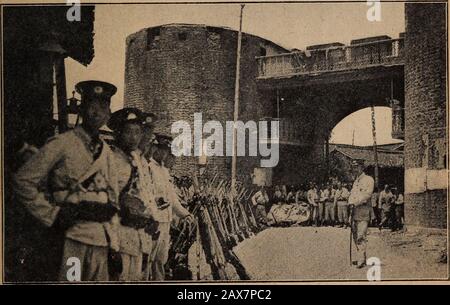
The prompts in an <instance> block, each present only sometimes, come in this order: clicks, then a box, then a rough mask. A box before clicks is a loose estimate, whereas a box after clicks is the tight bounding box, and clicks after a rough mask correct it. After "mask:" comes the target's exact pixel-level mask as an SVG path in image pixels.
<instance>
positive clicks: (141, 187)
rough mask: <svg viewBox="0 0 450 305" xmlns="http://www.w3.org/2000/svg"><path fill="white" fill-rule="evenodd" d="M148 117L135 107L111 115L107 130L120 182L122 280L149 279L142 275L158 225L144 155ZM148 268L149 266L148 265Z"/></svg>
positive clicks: (119, 228) (119, 229)
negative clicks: (141, 146)
mask: <svg viewBox="0 0 450 305" xmlns="http://www.w3.org/2000/svg"><path fill="white" fill-rule="evenodd" d="M145 118H146V116H145V115H144V114H143V113H142V112H141V111H140V110H139V109H136V108H124V109H121V110H119V111H116V112H114V113H113V114H112V116H111V119H110V120H109V122H108V127H109V128H110V129H112V130H113V131H114V133H115V138H116V147H114V148H113V150H114V153H115V157H116V170H117V173H118V180H119V190H120V196H119V202H120V213H119V216H120V225H119V226H118V236H119V244H120V247H119V248H120V255H121V258H122V266H123V268H122V272H121V274H120V276H119V277H118V278H117V279H118V280H120V281H140V280H144V279H147V278H148V276H147V275H145V274H146V273H145V272H144V274H143V273H142V267H143V266H142V263H143V257H144V256H146V257H149V255H150V252H151V249H152V235H153V234H154V233H155V230H156V225H155V222H154V220H153V214H154V213H155V210H156V204H155V203H154V201H153V199H154V196H153V194H152V186H151V180H150V174H149V171H148V170H149V169H148V164H147V162H146V160H145V159H144V158H143V156H142V155H141V152H140V150H139V144H140V143H141V141H142V137H143V130H144V126H145V124H146V120H145ZM147 265H148V264H147Z"/></svg>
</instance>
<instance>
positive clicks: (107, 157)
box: [14, 81, 118, 281]
mask: <svg viewBox="0 0 450 305" xmlns="http://www.w3.org/2000/svg"><path fill="white" fill-rule="evenodd" d="M75 89H76V91H77V92H78V93H79V94H80V95H81V105H80V115H81V117H82V119H83V123H82V124H81V126H77V127H75V128H74V129H73V130H70V131H68V132H65V133H63V134H59V135H57V136H55V137H54V138H52V139H50V140H49V141H48V143H47V144H46V145H44V146H43V147H42V149H40V150H39V152H37V153H36V154H34V155H33V156H32V157H31V158H30V159H29V160H28V161H27V162H26V163H25V164H24V165H23V166H22V167H21V168H20V169H19V170H18V172H17V173H16V176H15V180H14V183H15V186H14V187H15V193H16V194H17V198H18V200H19V201H20V202H21V203H23V205H24V206H25V208H26V209H27V210H28V211H29V212H30V213H31V215H33V216H34V217H35V218H36V219H38V220H39V221H40V222H41V223H42V224H44V225H46V226H48V227H54V228H57V229H58V230H61V231H64V232H65V240H64V250H63V251H64V253H63V257H62V259H61V269H60V275H59V280H60V281H67V280H77V278H76V277H70V278H69V277H68V271H69V269H70V268H71V267H72V266H73V264H71V263H70V262H69V259H73V258H76V259H77V260H78V261H79V263H80V264H79V266H80V267H81V270H80V271H81V278H80V279H81V280H82V281H107V280H108V279H109V273H108V247H109V246H110V245H109V242H108V232H107V230H106V227H105V224H106V223H107V222H108V221H109V220H111V219H112V217H113V216H114V215H115V214H116V213H117V201H118V186H117V177H116V176H115V166H114V162H113V159H114V158H113V153H112V151H111V150H110V149H109V147H108V145H107V144H106V143H105V142H104V141H102V140H101V139H100V138H99V129H100V127H102V126H103V125H105V124H106V122H107V121H108V119H109V116H110V108H109V106H110V102H111V96H112V95H114V94H115V92H116V90H117V89H116V87H115V86H114V85H112V84H109V83H105V82H101V81H84V82H80V83H78V84H77V85H76V86H75ZM98 181H100V182H101V183H100V184H102V186H101V187H102V190H101V191H102V192H99V193H98V194H101V195H99V196H95V194H93V192H90V191H89V189H90V188H91V187H92V185H95V184H96V183H97V182H98ZM95 193H97V192H95ZM48 259H49V260H50V259H52V258H51V257H49V258H48ZM68 263H69V264H68Z"/></svg>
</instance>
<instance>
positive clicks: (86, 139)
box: [73, 126, 92, 145]
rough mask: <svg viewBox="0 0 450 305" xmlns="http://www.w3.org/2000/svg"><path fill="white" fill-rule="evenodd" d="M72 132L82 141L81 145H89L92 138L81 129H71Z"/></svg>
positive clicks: (79, 127) (78, 127)
mask: <svg viewBox="0 0 450 305" xmlns="http://www.w3.org/2000/svg"><path fill="white" fill-rule="evenodd" d="M73 132H74V133H75V134H76V135H77V136H78V137H79V138H80V139H81V140H82V141H83V143H85V144H87V145H90V144H91V142H92V137H91V136H90V135H89V134H88V133H87V132H86V131H85V130H84V128H83V127H81V126H77V127H75V128H74V129H73Z"/></svg>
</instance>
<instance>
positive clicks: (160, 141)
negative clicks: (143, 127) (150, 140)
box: [154, 133, 173, 148]
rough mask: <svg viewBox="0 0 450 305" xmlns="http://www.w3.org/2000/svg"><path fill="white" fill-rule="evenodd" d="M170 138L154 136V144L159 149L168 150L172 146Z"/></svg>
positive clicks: (167, 136)
mask: <svg viewBox="0 0 450 305" xmlns="http://www.w3.org/2000/svg"><path fill="white" fill-rule="evenodd" d="M172 140H173V139H172V137H171V136H169V135H165V134H160V133H158V134H155V141H154V144H157V145H158V146H159V147H164V148H170V147H171V146H172Z"/></svg>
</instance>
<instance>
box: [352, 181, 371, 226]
mask: <svg viewBox="0 0 450 305" xmlns="http://www.w3.org/2000/svg"><path fill="white" fill-rule="evenodd" d="M374 184H375V182H374V180H373V178H372V177H370V176H367V175H366V174H364V173H362V174H361V175H360V176H359V177H358V178H357V179H356V180H355V182H354V183H353V187H352V190H351V192H350V197H349V198H348V203H349V204H352V205H354V206H355V208H354V210H353V219H354V220H356V221H370V220H371V219H372V218H373V209H372V204H371V197H372V193H373V188H374Z"/></svg>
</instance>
